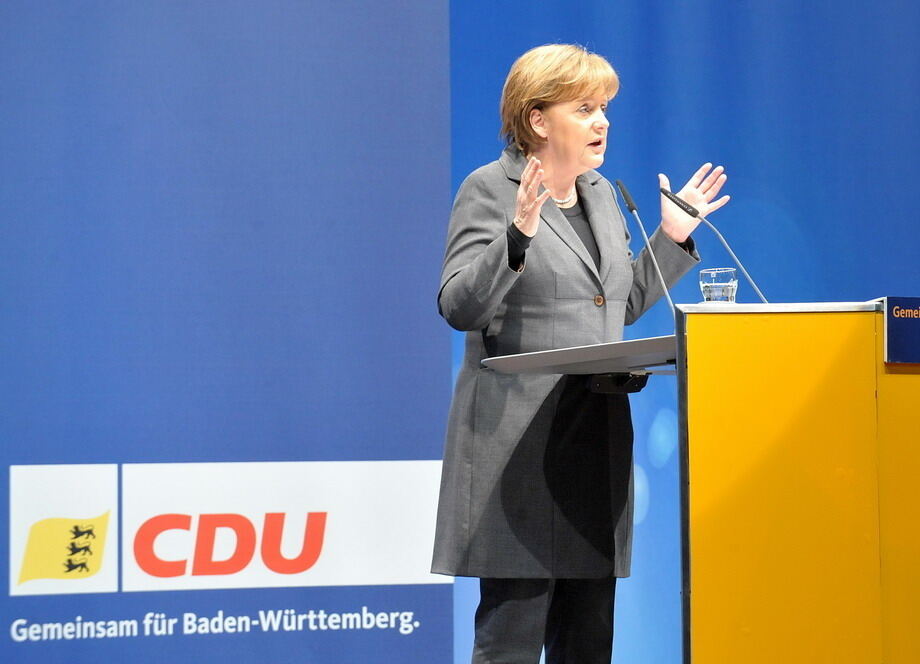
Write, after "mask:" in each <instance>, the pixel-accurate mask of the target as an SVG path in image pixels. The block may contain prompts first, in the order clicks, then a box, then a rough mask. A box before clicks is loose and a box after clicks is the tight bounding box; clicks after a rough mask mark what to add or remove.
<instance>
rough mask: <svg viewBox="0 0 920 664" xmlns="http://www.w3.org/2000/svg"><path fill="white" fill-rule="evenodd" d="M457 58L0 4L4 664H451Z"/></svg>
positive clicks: (367, 13)
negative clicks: (440, 566)
mask: <svg viewBox="0 0 920 664" xmlns="http://www.w3.org/2000/svg"><path fill="white" fill-rule="evenodd" d="M448 43H449V40H448V8H447V3H446V2H434V3H432V2H427V1H425V2H421V1H419V2H410V3H405V2H395V1H389V0H384V1H383V2H379V3H376V4H374V5H373V6H367V5H364V4H354V3H352V4H345V5H342V4H336V5H329V6H323V5H320V4H317V3H303V2H296V1H292V0H271V1H269V2H260V3H258V4H253V3H248V2H237V1H230V2H225V1H223V0H221V1H217V0H195V1H192V2H182V3H168V2H130V3H113V2H107V1H104V0H91V1H87V2H81V3H79V4H78V5H74V4H73V3H71V2H58V1H54V2H43V3H39V4H36V3H34V2H26V1H19V0H15V1H13V2H5V3H3V4H2V6H0V88H2V90H3V94H2V95H0V141H2V144H3V149H2V150H0V203H2V209H3V225H2V228H3V231H2V235H3V239H2V242H0V293H2V295H0V336H2V337H3V340H4V343H3V344H2V345H0V366H2V367H3V370H2V371H0V440H2V441H3V442H2V445H0V515H2V517H0V518H2V519H3V520H4V522H3V523H2V524H0V551H2V555H3V556H4V564H3V568H4V569H6V570H8V575H9V576H8V584H7V588H8V590H7V592H6V593H5V597H4V599H3V600H2V602H0V624H2V626H3V629H4V634H5V636H3V637H2V638H0V661H4V662H41V663H43V664H44V663H48V662H65V661H66V662H81V661H82V662H89V661H94V662H95V661H111V662H163V661H172V662H185V661H189V662H192V661H193V662H202V661H222V660H226V661H231V660H232V661H234V662H241V663H243V662H253V663H256V662H258V663H261V662H304V661H310V662H317V663H319V662H342V661H348V662H370V661H381V656H382V655H381V653H386V654H385V656H384V658H385V660H386V661H387V662H405V663H406V664H409V663H410V662H419V661H426V662H444V661H448V660H449V658H450V653H451V647H452V625H451V618H450V616H451V613H450V606H451V601H450V599H451V588H452V586H451V583H450V582H451V579H450V578H447V577H437V576H434V575H431V574H429V572H428V570H429V564H430V555H431V543H432V538H433V532H434V512H435V506H436V501H437V483H438V476H439V459H440V457H441V450H442V445H443V427H444V421H445V418H446V411H447V406H448V402H449V399H450V366H449V361H448V357H449V344H450V341H449V334H448V333H447V331H446V330H445V328H444V327H443V324H442V322H441V320H440V318H439V317H438V315H437V311H436V306H435V303H434V302H435V300H434V291H435V289H436V285H437V274H438V269H439V261H440V254H441V250H440V246H441V244H442V238H443V226H442V224H441V223H439V221H438V220H443V219H445V218H446V216H447V213H448V211H449V208H450V174H449V160H448V159H449V156H448V144H449V139H450V132H449V117H450V112H449V106H448V104H449V83H448ZM426 284H427V286H426Z"/></svg>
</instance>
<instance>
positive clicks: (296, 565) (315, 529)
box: [262, 512, 326, 574]
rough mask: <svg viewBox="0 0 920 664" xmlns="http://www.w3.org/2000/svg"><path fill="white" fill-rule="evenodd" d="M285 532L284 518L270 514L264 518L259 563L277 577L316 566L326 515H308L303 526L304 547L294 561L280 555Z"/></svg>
mask: <svg viewBox="0 0 920 664" xmlns="http://www.w3.org/2000/svg"><path fill="white" fill-rule="evenodd" d="M283 532H284V514H283V513H281V512H272V513H269V514H266V515H265V522H264V525H263V526H262V562H264V563H265V566H266V567H267V568H268V569H270V570H271V571H273V572H277V573H278V574H299V573H300V572H305V571H307V570H308V569H310V568H311V567H313V565H314V564H315V563H316V560H317V559H318V558H319V554H320V551H321V550H322V548H323V538H324V536H325V533H326V512H310V513H309V514H308V515H307V523H306V525H305V526H304V533H303V547H302V548H301V550H300V553H299V554H298V555H297V557H296V558H285V557H284V555H283V554H282V553H281V539H282V534H283Z"/></svg>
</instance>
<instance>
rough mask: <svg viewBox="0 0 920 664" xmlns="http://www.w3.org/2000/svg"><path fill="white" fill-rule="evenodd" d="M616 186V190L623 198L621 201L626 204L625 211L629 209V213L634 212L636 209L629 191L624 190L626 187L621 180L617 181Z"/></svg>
mask: <svg viewBox="0 0 920 664" xmlns="http://www.w3.org/2000/svg"><path fill="white" fill-rule="evenodd" d="M616 185H617V189H619V190H620V196H622V197H623V201H624V202H625V203H626V207H627V209H629V211H630V212H635V211H636V210H637V209H638V208H637V207H636V204H635V202H634V201H633V199H632V196H630V195H629V190H628V189H627V188H626V185H625V184H623V181H622V180H617V181H616Z"/></svg>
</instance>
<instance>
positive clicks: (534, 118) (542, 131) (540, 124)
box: [530, 108, 547, 139]
mask: <svg viewBox="0 0 920 664" xmlns="http://www.w3.org/2000/svg"><path fill="white" fill-rule="evenodd" d="M530 128H531V129H533V131H534V133H535V134H536V135H537V136H539V137H540V138H542V139H546V135H547V133H546V116H544V115H543V111H541V110H540V109H539V108H532V109H530Z"/></svg>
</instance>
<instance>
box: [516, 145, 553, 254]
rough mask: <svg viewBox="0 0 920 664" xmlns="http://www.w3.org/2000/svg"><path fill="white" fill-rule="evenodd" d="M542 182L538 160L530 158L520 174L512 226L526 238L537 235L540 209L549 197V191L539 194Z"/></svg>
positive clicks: (541, 172)
mask: <svg viewBox="0 0 920 664" xmlns="http://www.w3.org/2000/svg"><path fill="white" fill-rule="evenodd" d="M542 182H543V169H542V168H540V160H539V159H537V158H536V157H531V158H530V159H529V160H528V161H527V166H525V167H524V172H523V173H521V184H520V186H519V187H518V192H517V207H516V208H515V211H514V225H515V226H517V227H518V230H520V231H521V232H522V233H523V234H524V235H526V236H527V237H533V236H534V235H536V234H537V229H538V228H539V227H540V209H541V208H542V207H543V204H544V203H545V202H546V199H548V198H549V196H550V191H549V190H548V189H544V190H543V193H539V192H540V184H541V183H542Z"/></svg>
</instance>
